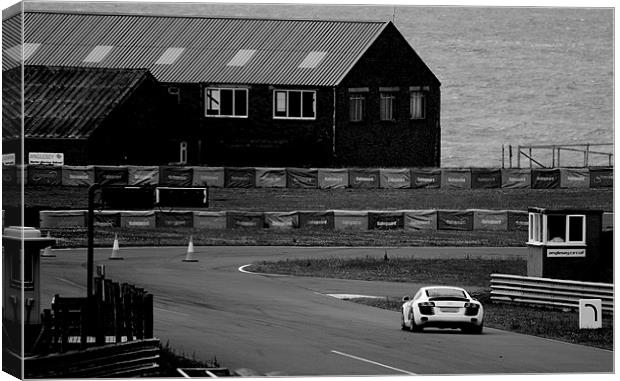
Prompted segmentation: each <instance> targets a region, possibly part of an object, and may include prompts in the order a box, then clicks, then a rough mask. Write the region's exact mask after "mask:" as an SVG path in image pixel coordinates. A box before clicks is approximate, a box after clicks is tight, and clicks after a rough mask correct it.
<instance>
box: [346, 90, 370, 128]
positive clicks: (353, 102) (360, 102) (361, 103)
mask: <svg viewBox="0 0 620 381" xmlns="http://www.w3.org/2000/svg"><path fill="white" fill-rule="evenodd" d="M365 103H366V99H365V97H364V95H361V94H352V95H351V96H349V120H350V121H351V122H361V121H363V120H364V108H365Z"/></svg>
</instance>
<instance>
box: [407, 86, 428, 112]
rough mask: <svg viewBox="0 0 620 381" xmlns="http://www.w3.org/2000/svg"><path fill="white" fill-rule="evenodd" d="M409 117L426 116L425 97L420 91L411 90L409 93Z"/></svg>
mask: <svg viewBox="0 0 620 381" xmlns="http://www.w3.org/2000/svg"><path fill="white" fill-rule="evenodd" d="M410 112H411V119H424V118H426V97H425V95H424V93H423V92H422V91H412V92H411V95H410Z"/></svg>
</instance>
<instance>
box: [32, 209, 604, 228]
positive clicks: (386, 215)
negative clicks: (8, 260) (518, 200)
mask: <svg viewBox="0 0 620 381" xmlns="http://www.w3.org/2000/svg"><path fill="white" fill-rule="evenodd" d="M607 215H608V216H609V218H608V219H609V220H613V214H612V213H607ZM527 223H528V215H527V212H526V211H518V210H486V209H468V210H443V209H439V210H437V209H426V210H318V211H288V212H256V211H192V210H171V211H163V210H142V211H125V210H104V211H95V226H98V227H111V228H116V227H121V228H124V229H154V228H194V229H319V230H343V231H367V230H406V231H423V230H461V231H472V230H476V231H483V230H484V231H522V230H526V231H527ZM86 224H87V211H86V210H42V211H40V212H39V227H40V228H41V229H54V228H85V227H86ZM608 225H609V223H608Z"/></svg>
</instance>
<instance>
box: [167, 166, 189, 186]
mask: <svg viewBox="0 0 620 381" xmlns="http://www.w3.org/2000/svg"><path fill="white" fill-rule="evenodd" d="M192 176H193V171H192V168H191V167H172V166H161V167H159V185H161V186H168V187H191V186H192Z"/></svg>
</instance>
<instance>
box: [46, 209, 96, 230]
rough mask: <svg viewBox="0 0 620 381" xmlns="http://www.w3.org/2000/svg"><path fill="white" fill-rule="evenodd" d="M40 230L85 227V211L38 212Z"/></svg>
mask: <svg viewBox="0 0 620 381" xmlns="http://www.w3.org/2000/svg"><path fill="white" fill-rule="evenodd" d="M39 218H40V224H39V226H40V227H41V229H47V228H83V227H85V226H86V211H85V210H42V211H40V212H39Z"/></svg>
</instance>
